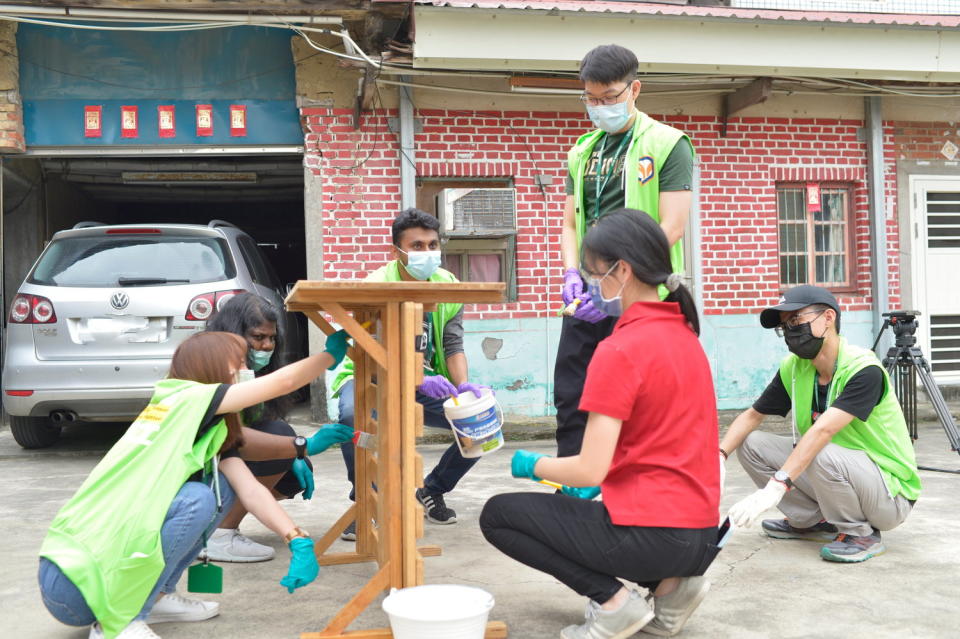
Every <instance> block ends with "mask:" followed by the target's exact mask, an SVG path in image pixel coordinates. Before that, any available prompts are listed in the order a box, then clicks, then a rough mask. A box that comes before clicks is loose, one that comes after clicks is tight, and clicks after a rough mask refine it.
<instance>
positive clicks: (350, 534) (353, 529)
mask: <svg viewBox="0 0 960 639" xmlns="http://www.w3.org/2000/svg"><path fill="white" fill-rule="evenodd" d="M340 539H342V540H344V541H356V540H357V522H356V521H351V522H350V525H349V526H347V527H346V528H345V529H344V531H343V532H342V533H340Z"/></svg>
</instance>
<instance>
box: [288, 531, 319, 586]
mask: <svg viewBox="0 0 960 639" xmlns="http://www.w3.org/2000/svg"><path fill="white" fill-rule="evenodd" d="M290 552H291V553H292V555H291V557H290V569H289V570H287V575H286V576H285V577H284V578H283V579H281V580H280V585H281V586H283V587H285V588H286V589H287V592H289V593H293V591H294V590H296V589H297V588H302V587H303V586H306V585H307V584H308V583H310V582H312V581H313V580H314V579H316V578H317V575H318V574H320V565H319V564H318V563H317V556H316V555H315V554H314V552H313V540H312V539H310V538H308V537H297V538H296V539H291V540H290Z"/></svg>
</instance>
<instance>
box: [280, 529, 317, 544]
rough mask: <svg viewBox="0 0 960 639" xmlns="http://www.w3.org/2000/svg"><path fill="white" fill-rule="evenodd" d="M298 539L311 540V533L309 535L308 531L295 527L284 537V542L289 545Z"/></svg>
mask: <svg viewBox="0 0 960 639" xmlns="http://www.w3.org/2000/svg"><path fill="white" fill-rule="evenodd" d="M297 537H305V538H309V537H310V533H308V532H307V531H306V530H304V529H303V528H301V527H300V526H296V527H294V529H293V530H291V531H290V532H288V533H287V534H286V535H284V537H283V541H285V542H286V543H288V544H289V543H290V542H291V541H293V540H294V539H296V538H297Z"/></svg>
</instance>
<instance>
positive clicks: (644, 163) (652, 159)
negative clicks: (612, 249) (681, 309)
mask: <svg viewBox="0 0 960 639" xmlns="http://www.w3.org/2000/svg"><path fill="white" fill-rule="evenodd" d="M604 135H606V134H605V133H604V132H603V131H601V130H599V129H598V130H596V131H591V132H590V133H587V134H585V135H583V136H581V137H580V139H579V140H577V142H576V144H574V145H573V147H572V148H571V149H570V151H569V152H568V153H567V167H568V169H569V171H570V176H571V178H572V179H573V200H574V203H575V206H576V212H575V214H576V220H577V251H578V252H579V251H580V244H581V242H583V236H584V235H585V234H586V232H587V214H586V211H585V210H584V199H583V178H584V174H585V172H586V168H587V164H588V163H589V160H590V154H591V153H592V152H593V147H594V146H596V144H597V142H599V141H600V140H601V139H602V138H603V136H604ZM630 135H631V136H632V138H631V140H630V145H629V146H628V147H627V157H626V159H625V161H624V165H623V171H624V173H625V174H626V175H625V176H624V180H625V182H624V184H625V186H626V188H625V189H624V203H623V204H624V206H625V207H627V208H631V209H638V210H641V211H644V212H645V213H646V214H647V215H649V216H650V217H652V218H653V219H654V221H656V222H657V223H658V224H659V223H660V177H659V176H660V169H662V168H663V165H664V163H665V162H666V161H667V157H668V156H669V155H670V152H671V151H673V147H674V146H676V144H677V142H678V141H679V140H680V138H683V137H687V136H686V134H684V133H683V132H682V131H680V130H679V129H675V128H673V127H672V126H668V125H666V124H663V123H662V122H657V121H656V120H654V119H653V118H651V117H650V116H649V115H647V114H646V113H643V112H642V111H638V112H637V118H636V121H635V122H634V123H633V130H632V131H631V133H630ZM688 139H689V138H688ZM670 264H671V265H672V266H673V271H674V273H681V274H682V273H683V242H682V241H678V242H677V243H676V244H674V245H673V246H671V247H670ZM666 293H667V290H666V288H664V287H661V298H663V297H665V296H666Z"/></svg>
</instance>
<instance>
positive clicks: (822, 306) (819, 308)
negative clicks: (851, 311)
mask: <svg viewBox="0 0 960 639" xmlns="http://www.w3.org/2000/svg"><path fill="white" fill-rule="evenodd" d="M809 308H811V309H813V310H815V311H818V312H823V311H833V312H834V314H835V315H836V316H837V319H836V321H835V322H834V323H833V328H834V329H835V330H836V331H837V334H838V335H839V334H840V311H839V310H837V309H835V308H834V307H832V306H830V305H829V304H811V305H810V306H809Z"/></svg>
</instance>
